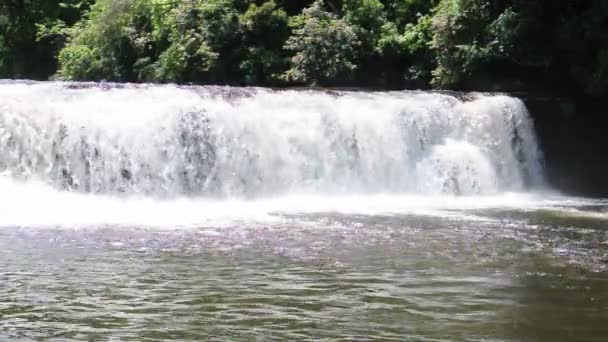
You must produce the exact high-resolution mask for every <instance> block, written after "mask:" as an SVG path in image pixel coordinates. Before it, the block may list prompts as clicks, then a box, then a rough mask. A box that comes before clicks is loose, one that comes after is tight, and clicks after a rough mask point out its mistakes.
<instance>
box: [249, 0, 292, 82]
mask: <svg viewBox="0 0 608 342" xmlns="http://www.w3.org/2000/svg"><path fill="white" fill-rule="evenodd" d="M239 21H240V24H241V29H242V32H243V44H242V45H243V46H245V47H246V51H245V52H244V55H245V57H244V58H242V62H241V63H240V69H241V71H243V72H244V78H245V81H246V83H248V84H260V83H261V84H276V83H278V82H280V80H281V76H282V73H283V72H284V70H286V68H287V66H288V56H287V54H286V53H285V52H284V51H283V50H282V47H283V45H284V44H285V42H286V41H287V38H288V37H289V34H290V30H289V27H288V22H289V17H288V16H287V13H286V12H285V11H284V10H282V9H280V8H278V7H277V5H276V3H275V2H274V1H267V2H265V3H264V4H262V5H261V6H258V5H256V4H255V3H253V4H251V5H250V6H249V8H248V9H247V11H246V12H245V13H244V14H242V15H241V16H240V18H239Z"/></svg>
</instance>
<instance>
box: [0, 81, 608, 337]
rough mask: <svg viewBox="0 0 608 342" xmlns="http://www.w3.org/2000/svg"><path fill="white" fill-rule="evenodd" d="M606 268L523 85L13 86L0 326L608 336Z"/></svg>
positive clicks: (84, 331) (91, 332)
mask: <svg viewBox="0 0 608 342" xmlns="http://www.w3.org/2000/svg"><path fill="white" fill-rule="evenodd" d="M607 271H608V201H606V200H601V199H595V200H591V199H584V198H572V197H567V196H564V195H561V194H557V193H555V192H553V191H551V190H550V186H548V185H547V184H546V182H545V180H544V177H543V168H542V153H541V149H540V148H539V145H538V143H537V141H536V138H535V133H534V125H533V122H532V120H531V117H530V115H529V113H528V112H527V110H526V108H525V106H524V104H523V103H522V102H521V101H520V100H518V99H516V98H512V97H508V96H505V95H494V94H457V93H429V92H350V91H312V90H282V91H278V90H269V89H262V88H230V87H177V86H172V85H167V86H152V85H118V84H103V83H52V82H45V83H35V82H15V81H4V82H0V340H26V341H27V340H57V341H64V340H85V341H91V340H112V341H114V340H121V341H122V340H125V341H129V340H132V341H164V340H181V341H199V340H225V341H234V340H246V341H251V340H259V341H273V340H286V341H293V340H356V341H365V340H395V341H403V340H409V341H438V340H441V341H461V340H469V341H481V340H484V341H495V340H500V341H503V340H524V341H536V340H537V341H545V340H551V341H559V340H563V341H593V340H597V341H603V340H604V339H605V336H608V330H607V329H606V327H605V322H606V321H608V316H607V312H608V297H607V295H606V294H607V293H608V276H607V275H606V274H607V273H606V272H607Z"/></svg>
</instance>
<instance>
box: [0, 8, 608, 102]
mask: <svg viewBox="0 0 608 342" xmlns="http://www.w3.org/2000/svg"><path fill="white" fill-rule="evenodd" d="M51 76H53V77H57V78H61V79H68V80H116V81H133V82H140V81H150V82H186V83H187V82H193V83H224V84H250V85H289V84H293V83H298V84H322V85H362V86H380V87H395V88H400V87H413V88H425V87H438V88H456V89H482V90H521V89H528V88H534V87H536V88H544V87H547V86H550V87H552V88H554V89H557V90H556V91H562V90H563V91H575V92H579V93H583V94H587V95H592V96H604V95H608V2H607V1H604V0H578V1H554V0H538V1H527V0H316V1H315V0H298V1H296V0H183V1H178V0H97V1H95V0H63V1H62V2H54V1H46V0H44V1H43V0H0V77H26V78H37V79H44V78H48V77H51Z"/></svg>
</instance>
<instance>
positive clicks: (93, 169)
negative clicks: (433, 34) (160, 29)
mask: <svg viewBox="0 0 608 342" xmlns="http://www.w3.org/2000/svg"><path fill="white" fill-rule="evenodd" d="M540 160H541V154H540V151H539V148H538V145H537V142H536V138H535V134H534V128H533V123H532V121H531V119H530V117H529V114H528V112H527V110H526V108H525V106H524V104H523V103H522V102H521V101H520V100H518V99H516V98H512V97H508V96H504V95H490V94H447V93H432V92H409V91H399V92H350V91H316V90H270V89H263V88H231V87H190V86H182V87H180V86H174V85H163V86H153V85H115V84H103V83H58V82H43V83H32V82H30V83H26V82H2V83H0V178H5V179H11V180H13V181H21V182H25V183H27V182H32V181H37V182H43V183H46V184H49V185H51V186H53V187H55V188H56V189H58V190H62V191H71V192H83V193H93V194H103V195H116V196H131V195H137V196H150V197H155V198H174V197H206V198H207V197H208V198H260V197H267V196H276V195H286V194H293V193H299V194H315V195H344V194H346V195H351V194H363V195H365V194H418V195H426V194H429V195H437V194H454V195H486V194H497V193H502V192H512V191H524V190H527V189H530V188H534V187H538V186H541V185H542V184H543V175H542V167H541V162H540Z"/></svg>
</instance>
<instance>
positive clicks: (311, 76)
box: [285, 0, 360, 84]
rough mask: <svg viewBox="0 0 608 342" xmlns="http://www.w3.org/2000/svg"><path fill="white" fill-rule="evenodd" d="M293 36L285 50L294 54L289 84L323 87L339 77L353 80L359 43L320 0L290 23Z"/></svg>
mask: <svg viewBox="0 0 608 342" xmlns="http://www.w3.org/2000/svg"><path fill="white" fill-rule="evenodd" d="M291 26H292V27H293V35H292V36H291V37H289V39H288V40H287V42H286V44H285V48H286V49H287V50H289V51H293V52H294V53H295V54H294V56H293V57H292V58H291V68H290V69H289V70H288V71H287V73H286V75H285V76H286V78H287V79H288V80H290V81H297V82H306V83H312V84H324V83H327V82H329V81H337V80H338V78H339V77H342V78H344V79H350V78H352V73H353V71H354V70H355V69H356V65H355V63H354V60H355V53H356V49H357V47H358V46H359V45H360V41H359V39H358V38H357V34H356V33H355V29H354V28H353V26H351V25H350V24H349V23H348V22H347V21H346V20H344V19H341V18H338V17H337V16H336V15H335V14H333V13H330V12H329V11H327V10H326V9H325V8H324V6H323V2H322V1H321V0H317V1H315V2H314V3H313V4H312V5H311V6H310V7H308V8H306V9H304V11H303V12H302V14H301V15H298V16H296V17H294V18H293V20H292V22H291Z"/></svg>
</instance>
